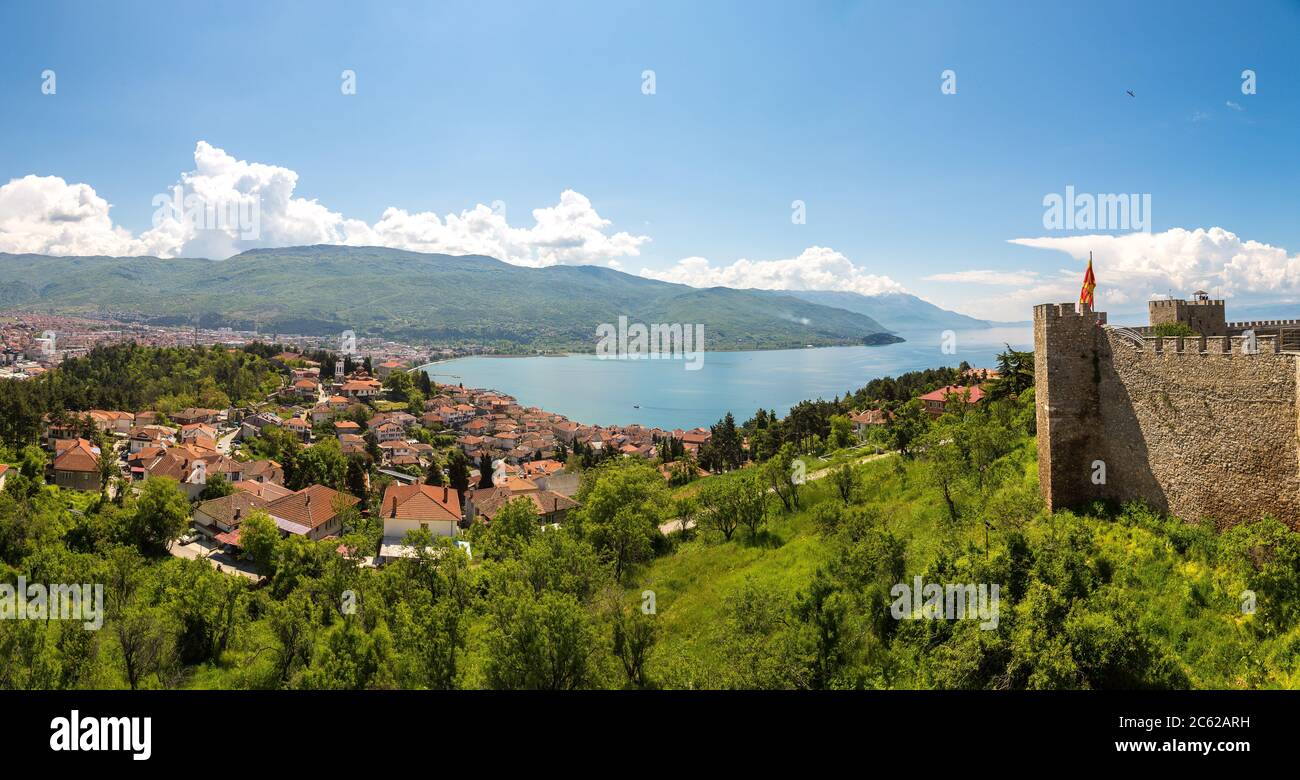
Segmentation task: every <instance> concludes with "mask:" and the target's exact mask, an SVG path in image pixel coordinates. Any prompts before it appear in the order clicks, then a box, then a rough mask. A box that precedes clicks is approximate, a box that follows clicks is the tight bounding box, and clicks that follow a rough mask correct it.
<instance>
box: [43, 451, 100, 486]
mask: <svg viewBox="0 0 1300 780" xmlns="http://www.w3.org/2000/svg"><path fill="white" fill-rule="evenodd" d="M54 449H55V453H56V454H55V457H54V461H53V463H51V464H50V474H51V476H52V477H53V482H54V484H56V485H58V486H59V487H60V488H64V489H68V490H99V488H100V480H99V457H100V454H99V448H98V447H95V446H94V445H92V444H91V443H90V442H88V441H86V440H85V439H68V440H59V441H57V442H56V443H55V445H54Z"/></svg>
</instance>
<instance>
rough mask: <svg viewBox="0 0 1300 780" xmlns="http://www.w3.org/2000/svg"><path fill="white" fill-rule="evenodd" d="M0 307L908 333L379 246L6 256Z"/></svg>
mask: <svg viewBox="0 0 1300 780" xmlns="http://www.w3.org/2000/svg"><path fill="white" fill-rule="evenodd" d="M0 290H3V292H0V306H3V307H5V308H18V309H26V310H36V311H42V312H57V313H67V314H82V315H114V316H132V317H141V318H144V319H145V320H146V321H150V322H154V323H157V324H184V323H191V322H193V321H194V319H195V318H196V317H197V318H198V319H199V322H200V323H201V324H202V325H204V326H206V327H213V326H222V325H228V326H232V327H235V328H241V329H248V328H251V327H254V326H255V327H257V328H258V329H259V330H262V331H279V332H282V333H284V332H291V333H302V334H307V335H330V334H335V333H338V332H340V331H343V330H354V331H356V332H357V333H358V334H359V335H375V336H387V337H390V338H396V339H409V340H423V339H427V340H434V341H440V342H479V343H501V342H505V343H510V344H516V345H521V346H522V345H526V346H533V347H542V348H566V349H576V350H590V349H593V348H594V342H595V336H594V334H595V331H596V327H597V325H599V324H601V323H617V322H618V318H619V316H620V315H622V316H626V317H628V320H629V322H642V323H656V322H658V323H692V324H694V323H702V324H703V325H704V326H705V338H706V345H707V346H708V348H710V349H719V348H723V347H725V348H728V349H756V348H785V347H801V346H804V345H806V344H813V345H817V346H826V345H843V344H881V343H891V342H894V341H899V340H901V339H899V338H898V337H897V336H894V335H892V334H890V333H889V332H888V331H887V330H886V328H885V327H884V326H882V325H881V324H880V323H879V322H877V321H875V320H874V319H872V318H871V317H869V316H866V315H863V314H860V313H855V312H849V311H845V310H843V309H838V308H835V307H832V306H825V305H821V304H818V303H813V302H809V301H805V300H802V299H799V298H796V297H793V296H789V295H782V294H771V293H759V292H754V291H747V290H733V289H728V288H722V287H717V288H712V289H696V288H692V287H687V286H685V285H679V284H670V283H667V282H660V281H655V280H652V279H645V278H642V277H639V276H632V275H630V274H625V273H622V272H619V271H615V270H612V269H608V268H598V267H594V266H552V267H548V268H526V267H523V266H516V265H511V264H509V263H503V262H501V261H500V260H495V259H493V258H490V257H483V256H478V255H465V256H454V255H440V254H423V253H419V252H408V251H403V250H397V249H385V248H378V247H341V246H310V247H288V248H282V249H258V250H252V251H249V252H245V253H243V254H240V255H236V256H235V257H232V258H229V259H227V260H206V259H171V260H163V259H159V258H155V257H128V258H113V257H49V256H43V255H12V254H0Z"/></svg>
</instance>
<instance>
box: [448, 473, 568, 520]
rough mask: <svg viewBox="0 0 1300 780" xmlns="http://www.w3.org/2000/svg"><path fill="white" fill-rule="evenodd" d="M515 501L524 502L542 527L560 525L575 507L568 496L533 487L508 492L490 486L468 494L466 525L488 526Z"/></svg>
mask: <svg viewBox="0 0 1300 780" xmlns="http://www.w3.org/2000/svg"><path fill="white" fill-rule="evenodd" d="M522 486H523V483H522V482H520V483H516V484H515V487H522ZM515 499H524V500H526V501H528V502H529V503H530V505H531V506H532V509H533V511H534V512H535V513H536V514H537V521H538V522H539V523H544V524H546V525H550V524H553V523H562V522H564V519H565V517H567V516H568V514H569V511H570V510H572V509H574V508H575V507H577V506H578V502H577V501H574V500H573V499H572V498H569V497H568V496H565V495H561V494H560V493H557V492H555V491H552V490H541V489H538V488H537V487H536V486H535V485H534V486H533V489H531V490H512V489H510V487H506V486H502V487H490V488H483V489H479V490H474V491H471V492H470V495H469V498H468V500H467V501H466V502H465V504H466V509H467V510H468V515H467V517H466V518H465V519H466V522H469V523H475V522H486V523H491V522H492V518H493V517H495V516H496V514H497V513H498V512H500V511H501V509H502V507H504V506H505V505H506V504H508V503H510V502H511V501H513V500H515Z"/></svg>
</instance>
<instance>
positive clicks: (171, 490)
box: [127, 477, 190, 553]
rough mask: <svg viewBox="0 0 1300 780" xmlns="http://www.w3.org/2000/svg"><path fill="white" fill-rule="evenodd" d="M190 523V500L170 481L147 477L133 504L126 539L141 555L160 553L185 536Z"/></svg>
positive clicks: (176, 484)
mask: <svg viewBox="0 0 1300 780" xmlns="http://www.w3.org/2000/svg"><path fill="white" fill-rule="evenodd" d="M189 520H190V500H189V499H188V498H186V497H185V493H184V492H183V491H182V490H181V487H180V484H179V483H177V482H176V480H174V479H171V478H169V477H150V478H149V479H147V480H145V483H144V487H143V488H142V489H141V491H140V498H139V499H138V500H137V501H136V504H135V513H134V515H132V516H131V518H130V521H131V522H130V525H129V528H128V529H127V536H128V537H129V539H130V541H131V542H132V543H133V544H135V546H136V547H138V548H139V549H140V550H141V551H142V552H146V553H157V552H162V551H164V550H166V549H167V546H168V545H169V544H171V542H172V541H174V540H175V539H176V538H177V537H179V536H180V535H181V534H182V533H184V531H185V526H186V525H187V524H188V523H189Z"/></svg>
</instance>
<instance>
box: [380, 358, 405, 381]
mask: <svg viewBox="0 0 1300 780" xmlns="http://www.w3.org/2000/svg"><path fill="white" fill-rule="evenodd" d="M405 368H406V364H405V363H401V362H399V361H396V360H385V361H384V362H383V363H380V364H379V365H377V366H375V375H376V376H378V377H379V381H380V382H387V381H388V377H390V376H392V375H393V372H395V371H402V370H405Z"/></svg>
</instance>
